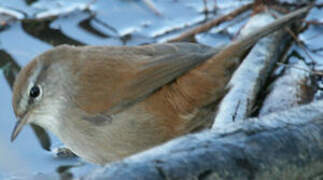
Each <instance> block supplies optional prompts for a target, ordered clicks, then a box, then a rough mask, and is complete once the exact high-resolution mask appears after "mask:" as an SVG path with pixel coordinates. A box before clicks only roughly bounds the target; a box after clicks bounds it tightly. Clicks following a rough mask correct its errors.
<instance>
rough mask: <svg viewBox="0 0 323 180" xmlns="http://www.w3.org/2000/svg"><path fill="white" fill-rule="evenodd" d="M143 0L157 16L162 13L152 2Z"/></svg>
mask: <svg viewBox="0 0 323 180" xmlns="http://www.w3.org/2000/svg"><path fill="white" fill-rule="evenodd" d="M143 2H144V3H145V4H146V6H147V7H148V8H149V9H151V10H152V11H153V12H154V13H155V14H156V15H157V16H161V15H162V14H161V13H160V11H159V10H158V9H157V8H156V6H155V5H154V3H153V2H152V1H151V0H143Z"/></svg>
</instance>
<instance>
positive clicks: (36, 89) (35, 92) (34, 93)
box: [29, 86, 40, 98]
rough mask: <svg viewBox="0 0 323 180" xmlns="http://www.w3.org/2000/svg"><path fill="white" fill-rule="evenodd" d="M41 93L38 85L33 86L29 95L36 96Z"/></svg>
mask: <svg viewBox="0 0 323 180" xmlns="http://www.w3.org/2000/svg"><path fill="white" fill-rule="evenodd" d="M39 95H40V88H39V87H38V86H33V87H32V88H31V89H30V91H29V96H30V97H32V98H36V97H38V96H39Z"/></svg>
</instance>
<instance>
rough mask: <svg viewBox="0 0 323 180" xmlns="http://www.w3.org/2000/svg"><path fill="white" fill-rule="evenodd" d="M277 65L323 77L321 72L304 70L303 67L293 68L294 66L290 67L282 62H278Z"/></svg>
mask: <svg viewBox="0 0 323 180" xmlns="http://www.w3.org/2000/svg"><path fill="white" fill-rule="evenodd" d="M277 64H278V65H282V66H285V67H288V68H294V69H298V70H302V71H304V72H308V73H311V74H314V75H318V76H323V72H320V71H314V70H308V69H305V68H302V67H298V66H292V65H289V64H284V63H281V62H277Z"/></svg>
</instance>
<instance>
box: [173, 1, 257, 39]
mask: <svg viewBox="0 0 323 180" xmlns="http://www.w3.org/2000/svg"><path fill="white" fill-rule="evenodd" d="M252 5H253V3H249V4H246V5H244V6H242V7H241V8H238V9H236V10H234V11H232V12H230V13H229V14H227V15H224V16H221V17H219V18H217V19H214V20H212V21H209V22H207V23H205V24H202V25H200V26H198V27H196V28H193V29H191V30H189V31H187V32H184V33H183V34H181V35H179V36H177V37H175V38H173V39H170V40H168V41H167V42H177V41H183V40H185V39H188V38H189V37H192V36H194V35H195V34H198V33H201V32H205V31H208V30H210V29H211V28H212V27H214V26H216V25H218V24H220V23H222V22H224V21H228V20H231V19H233V18H234V17H236V16H238V15H239V14H241V13H243V12H245V11H247V10H249V9H250V8H251V7H252Z"/></svg>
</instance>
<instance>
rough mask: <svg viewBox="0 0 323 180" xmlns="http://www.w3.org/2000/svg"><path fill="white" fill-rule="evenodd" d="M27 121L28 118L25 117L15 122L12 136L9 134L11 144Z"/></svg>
mask: <svg viewBox="0 0 323 180" xmlns="http://www.w3.org/2000/svg"><path fill="white" fill-rule="evenodd" d="M27 119H28V118H27V117H26V116H24V117H22V118H20V119H18V121H17V123H16V125H15V128H14V129H13V131H12V134H11V142H13V141H14V140H15V139H16V137H17V136H18V134H19V133H20V131H21V130H22V128H23V127H24V126H25V124H26V123H27Z"/></svg>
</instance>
